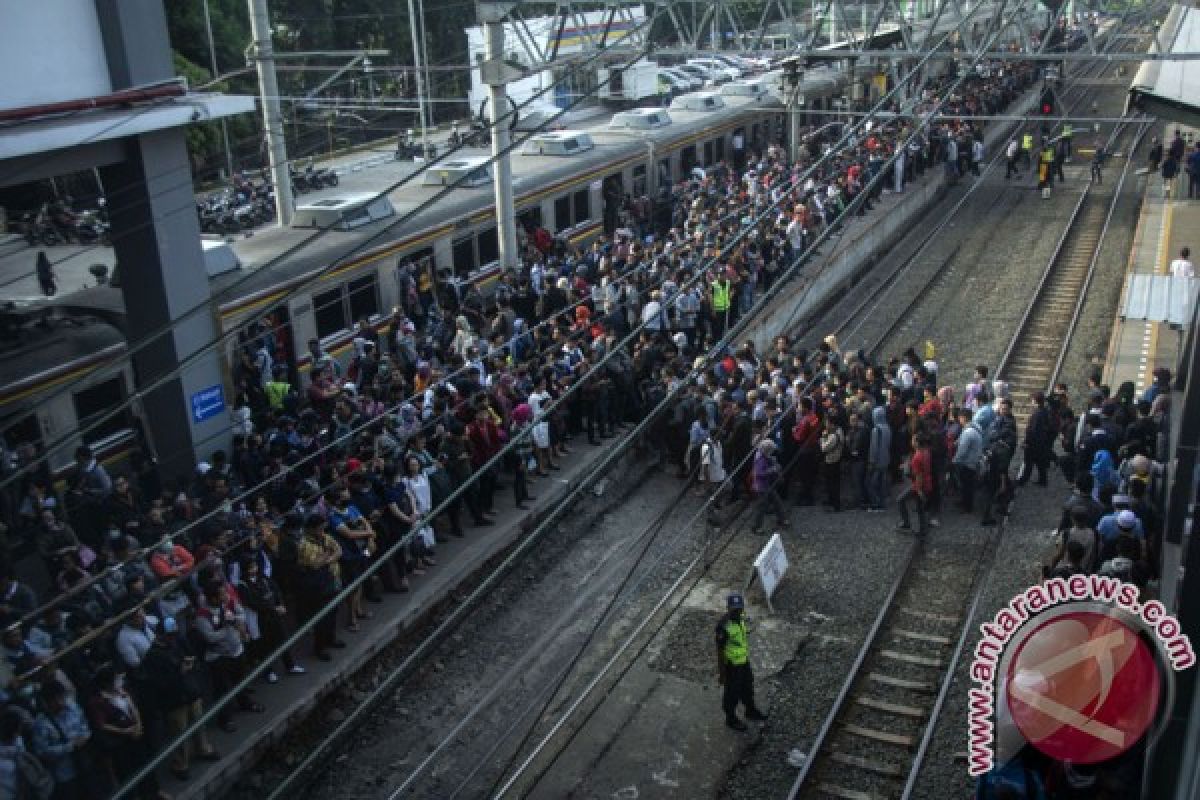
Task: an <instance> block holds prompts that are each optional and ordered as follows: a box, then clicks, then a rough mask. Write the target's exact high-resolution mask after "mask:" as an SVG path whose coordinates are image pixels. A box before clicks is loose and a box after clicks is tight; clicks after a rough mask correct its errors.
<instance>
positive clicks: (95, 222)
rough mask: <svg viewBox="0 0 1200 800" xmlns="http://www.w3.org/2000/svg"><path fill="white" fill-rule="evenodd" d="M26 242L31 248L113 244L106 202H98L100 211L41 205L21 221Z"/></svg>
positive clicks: (53, 203)
mask: <svg viewBox="0 0 1200 800" xmlns="http://www.w3.org/2000/svg"><path fill="white" fill-rule="evenodd" d="M21 225H22V228H23V229H24V231H25V241H27V242H29V244H30V246H31V247H38V246H46V247H49V246H51V245H56V244H68V243H72V242H75V243H78V244H105V245H107V244H111V237H110V235H109V225H108V210H107V209H106V208H105V206H104V198H103V197H101V198H99V199H98V200H97V208H89V209H86V210H83V211H76V210H75V209H73V208H71V204H70V202H69V201H68V202H63V201H58V200H55V201H51V202H46V203H42V205H41V206H40V207H39V208H38V209H37V210H36V211H29V212H27V213H26V214H25V215H24V216H23V217H22V218H21Z"/></svg>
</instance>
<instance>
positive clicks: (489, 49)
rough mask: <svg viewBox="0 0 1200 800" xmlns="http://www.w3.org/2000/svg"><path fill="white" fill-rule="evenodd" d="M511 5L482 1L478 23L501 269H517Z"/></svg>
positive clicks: (509, 3) (512, 4) (479, 5)
mask: <svg viewBox="0 0 1200 800" xmlns="http://www.w3.org/2000/svg"><path fill="white" fill-rule="evenodd" d="M514 5H515V4H514V3H511V2H490V1H489V0H481V1H480V2H479V4H478V7H479V21H480V22H481V23H483V26H484V68H483V69H482V70H481V75H482V76H483V78H484V82H485V83H487V84H488V108H489V111H490V112H491V122H492V156H493V158H494V159H495V161H494V162H493V164H492V180H493V183H494V184H495V190H496V233H497V239H498V241H499V245H500V267H501V269H506V270H507V269H513V268H515V267H516V266H517V221H516V212H515V208H514V203H513V183H512V161H511V158H510V156H509V154H508V147H509V135H508V127H509V119H508V100H507V95H506V94H505V92H504V87H505V85H506V84H507V81H506V79H505V69H504V20H505V17H506V16H507V15H508V13H509V12H510V11H511V10H512V8H513V7H514Z"/></svg>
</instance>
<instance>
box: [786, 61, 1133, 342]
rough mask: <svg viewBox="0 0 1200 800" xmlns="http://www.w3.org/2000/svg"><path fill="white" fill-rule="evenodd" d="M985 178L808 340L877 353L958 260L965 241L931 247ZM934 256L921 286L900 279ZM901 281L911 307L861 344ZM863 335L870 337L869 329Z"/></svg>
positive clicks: (810, 325)
mask: <svg viewBox="0 0 1200 800" xmlns="http://www.w3.org/2000/svg"><path fill="white" fill-rule="evenodd" d="M1097 67H1099V69H1101V70H1103V67H1104V65H1102V64H1101V65H1092V64H1089V65H1088V66H1087V68H1086V70H1085V74H1083V75H1081V76H1079V77H1077V78H1074V79H1073V80H1072V81H1071V83H1072V86H1071V89H1070V90H1069V91H1071V93H1072V94H1074V97H1072V98H1071V100H1070V101H1069V104H1068V111H1070V110H1074V109H1075V108H1078V107H1080V106H1082V105H1083V104H1084V103H1085V102H1086V101H1087V100H1089V99H1090V98H1092V96H1093V95H1094V94H1095V92H1096V91H1097V89H1096V87H1093V86H1090V85H1077V82H1078V81H1080V80H1085V79H1086V78H1087V77H1088V76H1089V75H1090V74H1091V73H1092V72H1093V71H1095V69H1096V68H1097ZM1058 127H1059V126H1058V125H1056V126H1055V129H1056V130H1057V128H1058ZM1023 129H1024V126H1018V127H1017V128H1016V130H1015V131H1014V134H1013V135H1019V133H1020V132H1021V131H1022V130H1023ZM1110 152H1111V150H1110ZM1003 161H1004V153H1003V148H997V153H996V154H995V155H994V156H993V157H992V158H991V159H990V160H989V161H988V163H987V165H986V166H985V168H984V170H983V174H982V177H986V176H987V175H988V174H989V173H990V172H991V170H993V169H995V168H998V167H999V166H1000V165H1001V164H1002V162H1003ZM934 168H936V167H934ZM982 177H981V178H980V179H979V180H977V181H976V182H974V183H972V184H971V185H970V186H969V187H968V188H967V191H966V192H964V193H963V195H962V196H961V197H959V198H958V200H957V201H955V203H954V205H953V206H951V207H950V208H949V209H948V210H947V211H946V212H945V213H944V214H942V215H941V218H940V221H939V222H938V223H937V224H935V225H933V226H930V227H929V228H928V229H927V230H926V231H925V232H923V233H922V234H920V238H919V240H918V241H917V242H916V243H915V245H913V248H912V250H911V252H910V253H909V254H908V255H907V256H905V257H903V258H902V259H901V260H900V261H899V262H898V263H897V264H896V265H895V266H894V267H893V268H892V269H891V270H890V271H889V272H888V273H886V275H884V276H883V278H882V280H880V281H879V283H877V284H875V285H874V286H873V287H871V288H870V289H868V290H866V291H862V292H858V293H859V294H861V295H862V300H860V301H859V302H858V303H856V304H854V305H853V307H852V308H850V309H849V310H842V309H841V308H840V307H841V306H842V303H839V302H837V301H835V302H834V303H833V304H832V306H833V308H832V309H830V312H831V313H826V314H823V315H822V314H820V313H818V315H817V317H814V318H813V320H812V321H811V322H805V323H804V324H803V325H802V327H803V328H804V329H806V330H809V331H810V336H809V337H808V338H810V339H814V341H813V342H812V344H814V345H815V343H816V341H815V340H819V339H820V338H822V337H824V336H825V335H826V334H828V333H833V334H834V335H836V336H837V338H838V339H839V341H840V342H841V343H842V345H843V346H844V347H845V348H848V349H857V347H858V346H859V345H861V346H862V348H863V349H864V351H865V352H867V353H868V354H873V355H878V353H879V351H880V348H881V347H882V346H883V345H884V344H885V343H886V342H888V341H889V340H890V339H891V338H892V336H893V335H894V334H895V333H896V331H897V329H898V328H899V327H900V326H901V325H902V324H903V323H904V321H905V320H906V319H908V317H909V315H910V314H911V312H912V311H913V309H914V308H915V307H916V306H917V305H918V304H919V303H920V302H921V300H922V299H923V298H924V297H925V294H926V290H927V289H928V288H929V287H930V286H932V285H934V284H935V283H936V282H937V281H938V279H939V278H940V277H941V276H942V275H943V273H944V272H945V271H946V269H947V268H948V267H950V266H951V265H953V264H954V263H955V260H956V257H957V256H958V254H959V250H960V248H961V247H962V245H963V244H964V242H965V240H962V241H959V243H958V244H957V245H956V246H955V247H953V248H952V249H951V250H950V252H949V254H948V255H944V256H940V257H939V256H937V255H935V254H933V253H931V252H930V251H931V249H933V248H935V247H936V246H937V245H938V244H939V243H941V242H942V234H943V231H945V230H946V228H947V227H949V226H950V225H951V224H952V223H953V222H954V221H955V220H956V219H957V218H959V215H960V213H961V212H963V210H964V208H966V207H967V205H968V203H970V202H972V201H973V200H975V199H977V198H978V197H979V194H978V190H979V188H980V187H983V186H985V185H987V184H985V183H984V181H983V180H982ZM984 200H985V202H992V203H994V202H995V200H994V198H984ZM901 246H902V247H903V246H904V245H903V244H902V245H901ZM933 259H936V260H937V263H938V266H937V267H936V268H935V269H934V270H933V272H932V273H931V274H929V275H927V276H923V277H922V278H921V279H920V280H921V288H920V289H919V290H916V291H914V290H913V287H911V286H909V285H908V284H907V282H905V281H902V279H904V278H906V276H908V275H909V273H910V272H912V271H914V270H916V271H918V272H920V271H921V270H920V269H919V268H920V267H921V266H922V265H923V264H926V263H930V262H931V261H932V260H933ZM902 282H903V283H904V292H905V293H907V294H911V299H910V300H909V301H908V303H907V305H906V306H905V307H904V308H903V309H902V310H901V311H900V312H899V313H895V312H893V311H891V310H889V316H890V318H891V320H892V321H891V322H890V323H889V324H888V325H887V326H886V328H885V330H884V331H883V332H882V333H880V334H878V335H876V336H874V337H873V338H870V339H869V340H864V341H862V342H858V341H857V339H856V337H855V334H857V333H858V331H859V330H860V329H861V328H862V326H863V325H864V323H866V322H867V321H868V320H870V319H872V318H873V317H874V316H875V312H876V311H877V310H878V309H879V307H880V305H881V304H883V303H884V302H885V299H886V298H889V297H890V296H891V293H892V291H893V289H899V288H900V285H901V283H902ZM859 288H860V289H862V288H863V287H861V286H860V287H859ZM821 316H823V317H824V318H825V319H830V320H836V322H835V323H834V324H833V325H831V326H828V327H825V328H820V327H818V325H817V324H816V319H817V318H818V317H821ZM818 331H819V332H820V335H819V336H818V335H817V333H818ZM863 335H864V336H865V335H866V332H865V331H864V334H863Z"/></svg>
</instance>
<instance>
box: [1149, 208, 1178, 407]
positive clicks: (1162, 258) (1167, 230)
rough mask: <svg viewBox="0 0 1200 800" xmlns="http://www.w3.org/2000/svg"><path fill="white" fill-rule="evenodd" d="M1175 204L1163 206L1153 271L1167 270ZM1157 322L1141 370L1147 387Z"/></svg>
mask: <svg viewBox="0 0 1200 800" xmlns="http://www.w3.org/2000/svg"><path fill="white" fill-rule="evenodd" d="M1174 216H1175V206H1174V204H1172V203H1171V201H1170V200H1168V201H1167V202H1166V205H1165V207H1164V208H1163V227H1162V239H1160V240H1159V242H1158V261H1157V264H1155V269H1154V271H1155V273H1156V274H1158V275H1165V274H1166V272H1167V268H1168V264H1169V260H1170V258H1171V225H1172V223H1173V222H1174ZM1159 327H1160V326H1159V324H1158V323H1157V322H1151V323H1150V347H1149V348H1148V349H1147V350H1146V366H1145V368H1144V369H1143V370H1142V381H1143V382H1144V383H1143V385H1144V386H1147V387H1149V386H1150V385H1151V383H1153V380H1154V361H1155V359H1156V357H1157V356H1158V329H1159Z"/></svg>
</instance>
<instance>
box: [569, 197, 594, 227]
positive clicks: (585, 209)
mask: <svg viewBox="0 0 1200 800" xmlns="http://www.w3.org/2000/svg"><path fill="white" fill-rule="evenodd" d="M571 203H572V205H573V206H574V207H575V224H576V225H578V224H579V223H581V222H586V221H587V220H589V219H591V218H592V203H591V197H590V196H589V195H588V190H587V189H580V190H579V191H577V192H575V194H574V195H572V198H571Z"/></svg>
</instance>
